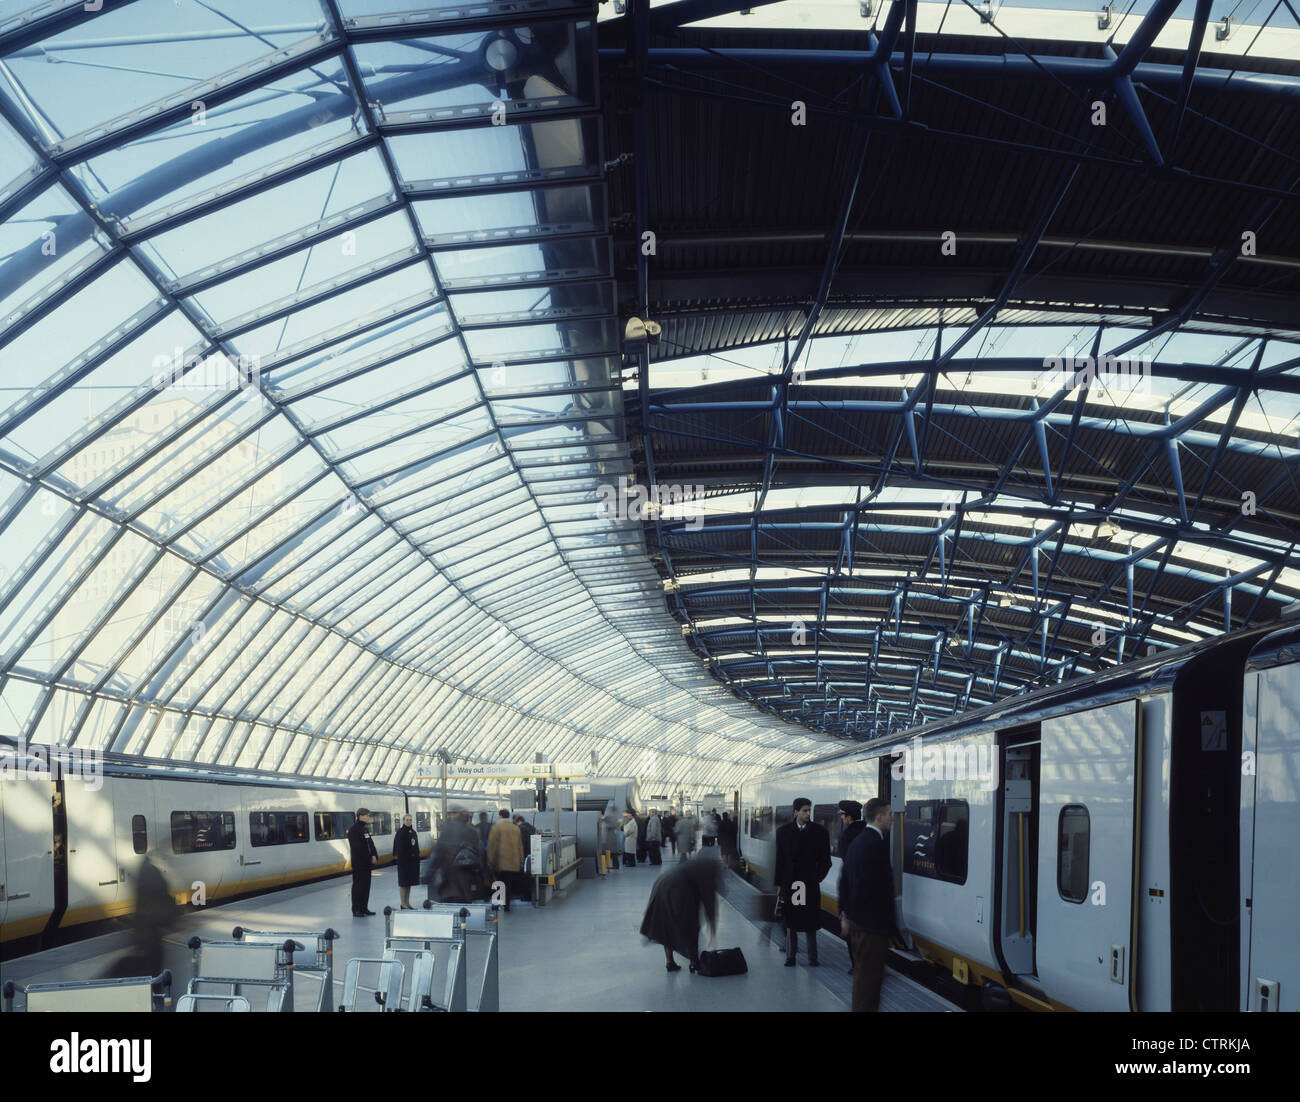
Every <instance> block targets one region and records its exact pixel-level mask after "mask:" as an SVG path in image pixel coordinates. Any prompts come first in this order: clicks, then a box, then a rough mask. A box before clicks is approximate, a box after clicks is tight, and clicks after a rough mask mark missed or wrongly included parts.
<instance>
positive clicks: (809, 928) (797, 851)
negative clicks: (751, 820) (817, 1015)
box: [775, 796, 831, 968]
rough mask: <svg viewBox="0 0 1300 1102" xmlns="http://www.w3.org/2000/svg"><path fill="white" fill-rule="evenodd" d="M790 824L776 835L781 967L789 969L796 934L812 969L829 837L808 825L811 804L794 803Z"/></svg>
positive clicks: (821, 829)
mask: <svg viewBox="0 0 1300 1102" xmlns="http://www.w3.org/2000/svg"><path fill="white" fill-rule="evenodd" d="M793 806H794V822H792V823H786V824H785V826H783V827H782V828H781V829H780V830H778V831H777V832H776V876H775V879H776V886H777V890H778V891H779V892H780V893H781V902H782V905H783V907H784V909H785V919H784V920H785V931H786V946H785V965H786V967H787V968H793V967H794V963H795V954H796V953H798V951H799V931H800V930H802V931H803V932H804V933H806V934H807V935H808V963H809V964H810V965H812V966H813V967H816V966H817V965H818V964H820V963H821V962H820V961H819V960H818V959H817V927H818V926H819V925H821V908H822V891H821V882H822V880H823V879H824V878H825V876H826V874H827V873H828V872H830V871H831V836H830V833H829V832H828V831H827V830H826V828H825V827H824V826H821V825H820V824H818V823H814V822H811V821H810V820H811V819H812V801H811V800H808V799H805V798H804V797H802V796H800V797H799V799H797V800H795V801H794V805H793Z"/></svg>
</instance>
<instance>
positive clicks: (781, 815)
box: [774, 804, 794, 830]
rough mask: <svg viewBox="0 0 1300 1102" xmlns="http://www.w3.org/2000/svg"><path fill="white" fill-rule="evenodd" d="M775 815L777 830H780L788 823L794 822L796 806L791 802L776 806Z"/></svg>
mask: <svg viewBox="0 0 1300 1102" xmlns="http://www.w3.org/2000/svg"><path fill="white" fill-rule="evenodd" d="M774 815H775V823H776V829H777V830H780V829H781V828H782V827H783V826H785V824H786V823H793V822H794V808H792V807H791V806H790V805H789V804H786V805H785V806H784V807H778V808H776V810H775V812H774Z"/></svg>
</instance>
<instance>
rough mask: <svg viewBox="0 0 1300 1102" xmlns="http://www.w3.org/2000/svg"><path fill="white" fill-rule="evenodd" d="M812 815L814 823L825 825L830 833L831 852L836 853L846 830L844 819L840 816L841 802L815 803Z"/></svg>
mask: <svg viewBox="0 0 1300 1102" xmlns="http://www.w3.org/2000/svg"><path fill="white" fill-rule="evenodd" d="M812 817H813V822H814V823H818V824H819V825H821V826H823V827H825V828H826V830H827V832H828V833H829V834H830V836H831V853H834V852H835V847H836V845H838V844H839V840H840V835H841V834H842V833H843V832H844V821H843V820H842V819H841V818H840V806H839V804H813V813H812Z"/></svg>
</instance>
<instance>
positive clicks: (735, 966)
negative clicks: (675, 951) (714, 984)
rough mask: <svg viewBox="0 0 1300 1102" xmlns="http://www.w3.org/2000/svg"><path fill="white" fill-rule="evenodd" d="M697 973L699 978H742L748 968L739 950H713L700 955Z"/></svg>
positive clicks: (743, 955)
mask: <svg viewBox="0 0 1300 1102" xmlns="http://www.w3.org/2000/svg"><path fill="white" fill-rule="evenodd" d="M697 971H698V972H699V974H700V975H701V976H743V975H744V974H745V973H746V972H748V971H749V966H748V965H746V964H745V954H744V953H742V952H741V951H740V950H739V949H713V950H705V951H704V952H703V953H701V954H700V965H699V968H698V969H697Z"/></svg>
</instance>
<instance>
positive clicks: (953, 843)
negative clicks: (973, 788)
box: [903, 800, 970, 884]
mask: <svg viewBox="0 0 1300 1102" xmlns="http://www.w3.org/2000/svg"><path fill="white" fill-rule="evenodd" d="M969 828H970V808H969V806H968V805H967V803H966V801H965V800H908V801H907V811H906V813H905V815H904V818H903V871H904V872H910V873H911V874H912V875H913V876H928V877H929V878H930V879H932V880H947V881H949V882H950V883H954V884H964V883H966V855H967V849H968V843H969V837H970V829H969Z"/></svg>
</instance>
